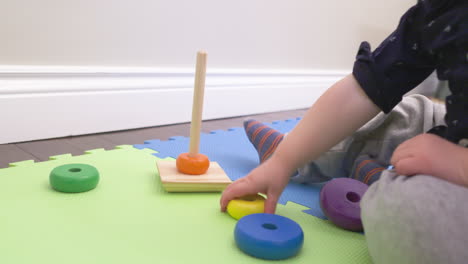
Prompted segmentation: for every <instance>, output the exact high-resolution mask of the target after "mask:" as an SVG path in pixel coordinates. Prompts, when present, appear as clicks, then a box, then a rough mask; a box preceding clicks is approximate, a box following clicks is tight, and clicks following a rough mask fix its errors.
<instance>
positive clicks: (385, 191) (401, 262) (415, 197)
mask: <svg viewBox="0 0 468 264" xmlns="http://www.w3.org/2000/svg"><path fill="white" fill-rule="evenodd" d="M467 202H468V188H465V187H462V186H459V185H455V184H452V183H449V182H447V181H444V180H441V179H438V178H435V177H432V176H426V175H417V176H412V177H406V176H398V175H397V174H396V173H394V172H392V171H385V172H384V173H383V174H382V176H381V178H380V180H379V181H377V182H375V183H374V184H373V185H371V186H370V187H369V189H368V191H367V192H366V194H365V195H364V197H363V198H362V201H361V216H362V222H363V225H364V232H365V236H366V241H367V245H368V248H369V253H370V255H371V256H372V259H373V260H374V262H375V263H376V264H385V263H391V264H394V263H398V264H405V263H411V264H417V263H424V264H430V263H444V264H451V263H456V264H459V263H460V264H462V263H468V204H467Z"/></svg>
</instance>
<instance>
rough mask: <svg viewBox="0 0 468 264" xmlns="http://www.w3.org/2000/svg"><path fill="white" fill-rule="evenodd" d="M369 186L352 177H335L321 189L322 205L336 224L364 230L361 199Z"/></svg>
mask: <svg viewBox="0 0 468 264" xmlns="http://www.w3.org/2000/svg"><path fill="white" fill-rule="evenodd" d="M367 188H368V186H367V185H366V184H364V183H362V182H360V181H358V180H354V179H350V178H335V179H333V180H331V181H329V182H328V183H327V184H325V185H324V186H323V187H322V190H320V207H321V208H322V211H323V213H324V214H325V216H327V218H328V219H329V220H330V221H332V222H333V223H334V224H335V225H337V226H339V227H341V228H344V229H347V230H351V231H362V229H363V228H362V222H361V206H360V201H361V198H362V196H363V195H364V193H365V192H366V191H367Z"/></svg>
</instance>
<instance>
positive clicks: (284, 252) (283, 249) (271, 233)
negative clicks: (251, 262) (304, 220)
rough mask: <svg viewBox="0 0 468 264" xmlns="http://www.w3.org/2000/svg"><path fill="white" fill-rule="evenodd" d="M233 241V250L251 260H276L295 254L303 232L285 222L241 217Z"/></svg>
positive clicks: (280, 218) (276, 218) (271, 217)
mask: <svg viewBox="0 0 468 264" xmlns="http://www.w3.org/2000/svg"><path fill="white" fill-rule="evenodd" d="M234 238H235V240H236V244H237V246H238V247H239V248H240V249H241V250H242V251H244V252H245V253H247V254H249V255H251V256H254V257H257V258H261V259H271V260H279V259H286V258H289V257H292V256H294V255H296V254H297V253H298V252H299V250H300V249H301V247H302V244H303V243H304V232H303V231H302V228H301V227H300V226H299V224H298V223H296V222H294V221H293V220H291V219H289V218H286V217H284V216H280V215H274V214H264V213H261V214H251V215H247V216H244V217H242V218H241V219H240V220H239V221H238V222H237V225H236V228H235V229H234Z"/></svg>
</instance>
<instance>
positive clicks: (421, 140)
mask: <svg viewBox="0 0 468 264" xmlns="http://www.w3.org/2000/svg"><path fill="white" fill-rule="evenodd" d="M467 160H468V149H466V148H463V147H461V146H458V145H455V144H453V143H452V142H449V141H447V140H445V139H443V138H441V137H439V136H436V135H433V134H422V135H418V136H416V137H414V138H412V139H409V140H407V141H405V142H403V143H402V144H401V145H399V146H398V147H397V148H396V150H395V152H394V153H393V156H392V159H391V163H392V165H393V166H394V167H395V170H396V172H397V173H398V174H400V175H407V176H411V175H415V174H426V175H432V176H434V177H438V178H441V179H445V180H447V181H450V182H452V183H455V184H459V185H464V186H468V175H467V173H468V171H466V161H467Z"/></svg>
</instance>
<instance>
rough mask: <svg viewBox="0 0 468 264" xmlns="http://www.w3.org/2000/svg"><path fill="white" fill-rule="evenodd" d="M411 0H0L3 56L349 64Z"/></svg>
mask: <svg viewBox="0 0 468 264" xmlns="http://www.w3.org/2000/svg"><path fill="white" fill-rule="evenodd" d="M414 2H416V1H408V0H394V1H385V0H360V1H357V0H351V1H350V0H326V1H323V0H322V1H316V0H315V1H314V0H236V1H225V0H41V1H38V0H1V1H0V36H1V41H0V64H3V65H84V66H88V65H95V66H103V65H104V66H149V67H192V66H193V58H194V54H195V52H196V51H197V50H198V49H205V50H206V51H208V53H209V56H210V61H209V63H210V67H214V68H275V69H277V68H279V69H283V68H287V69H296V68H301V69H304V68H305V69H311V68H312V69H322V70H323V69H350V67H351V65H352V62H353V60H354V55H355V53H356V50H357V47H358V44H359V43H360V42H361V41H362V40H368V41H370V42H371V43H372V44H374V47H375V45H377V44H378V43H380V41H381V40H382V39H383V38H384V37H385V36H386V35H388V34H389V33H390V32H391V31H392V30H393V29H394V28H395V26H396V25H397V22H398V19H399V17H400V16H401V15H402V14H403V12H404V11H405V10H406V9H408V7H409V6H411V5H412V4H414Z"/></svg>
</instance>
